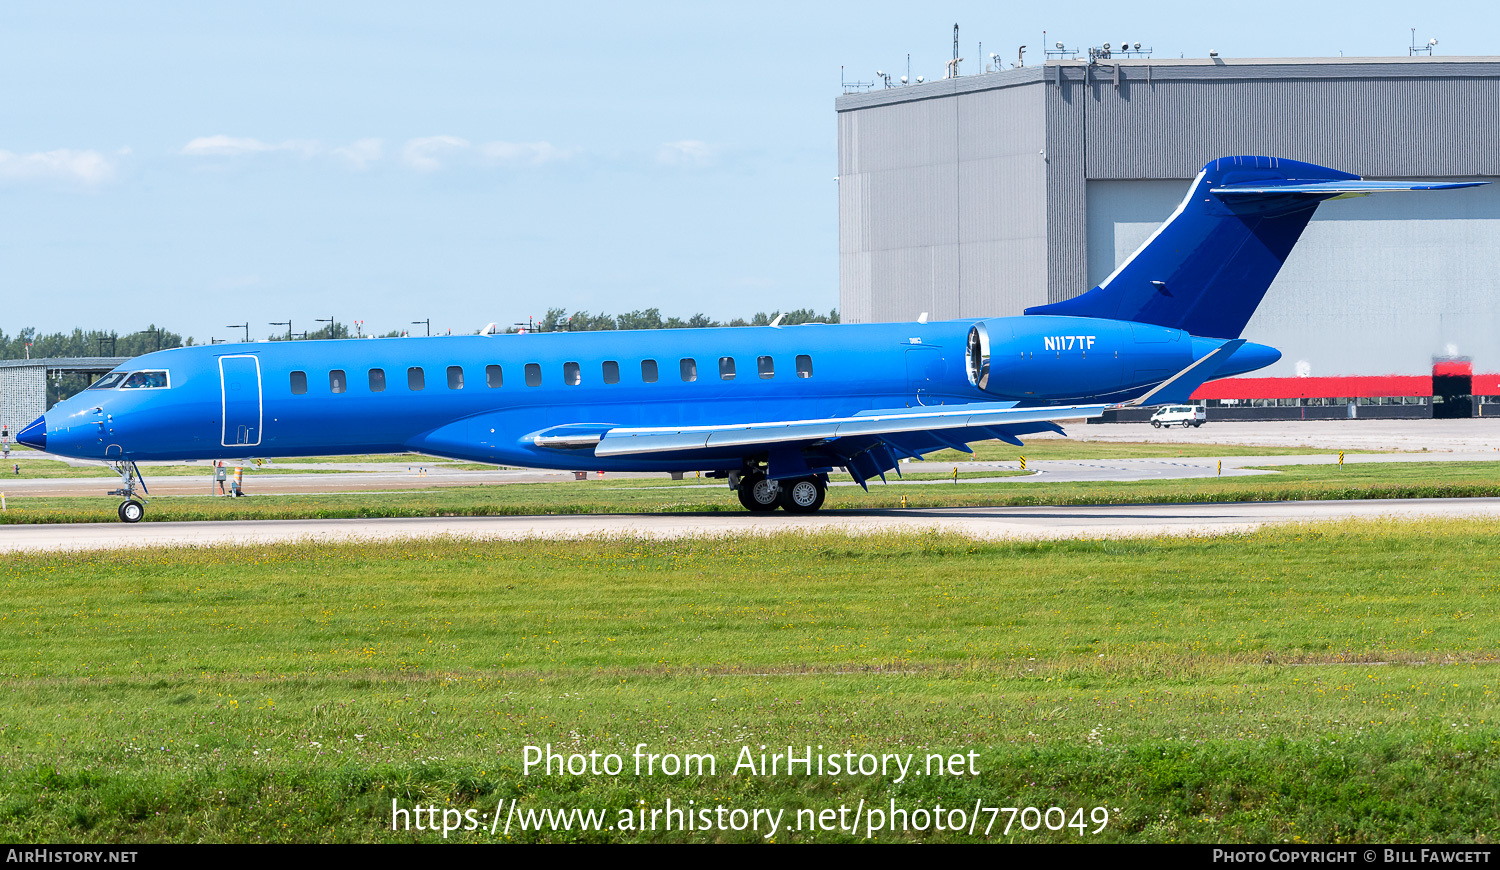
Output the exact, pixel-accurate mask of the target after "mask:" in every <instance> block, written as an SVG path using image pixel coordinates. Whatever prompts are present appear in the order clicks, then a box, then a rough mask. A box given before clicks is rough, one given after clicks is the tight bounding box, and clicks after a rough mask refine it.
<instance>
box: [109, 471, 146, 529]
mask: <svg viewBox="0 0 1500 870" xmlns="http://www.w3.org/2000/svg"><path fill="white" fill-rule="evenodd" d="M111 465H112V466H113V467H114V469H115V473H116V474H118V475H120V483H121V484H122V486H121V487H120V488H119V489H112V490H110V491H109V495H119V496H124V497H125V500H124V501H122V502H120V508H119V510H118V513H119V515H120V522H122V523H138V522H140V521H141V518H142V517H144V516H145V515H146V506H145V505H144V504H142V502H143V501H145V499H146V498H147V497H148V496H150V495H151V493H150V492H149V491H148V490H147V489H146V479H145V478H143V477H141V470H140V469H139V468H137V467H136V465H135V462H134V461H132V460H129V459H122V460H120V461H119V462H114V463H111ZM137 487H139V488H140V490H141V497H140V498H136V495H135V491H136V488H137Z"/></svg>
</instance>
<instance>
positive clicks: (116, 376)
mask: <svg viewBox="0 0 1500 870" xmlns="http://www.w3.org/2000/svg"><path fill="white" fill-rule="evenodd" d="M125 375H126V373H125V372H110V373H109V374H107V375H105V376H104V377H102V378H100V379H99V380H97V381H94V382H93V383H92V384H90V385H89V389H91V390H113V389H114V388H115V387H118V386H119V385H120V382H121V381H123V380H125Z"/></svg>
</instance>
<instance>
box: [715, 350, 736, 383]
mask: <svg viewBox="0 0 1500 870" xmlns="http://www.w3.org/2000/svg"><path fill="white" fill-rule="evenodd" d="M719 380H721V381H732V380H734V357H732V356H721V357H719Z"/></svg>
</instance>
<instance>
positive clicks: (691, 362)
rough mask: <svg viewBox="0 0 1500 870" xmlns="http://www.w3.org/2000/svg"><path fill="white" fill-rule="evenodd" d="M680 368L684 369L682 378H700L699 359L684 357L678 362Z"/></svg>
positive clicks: (691, 379) (690, 379)
mask: <svg viewBox="0 0 1500 870" xmlns="http://www.w3.org/2000/svg"><path fill="white" fill-rule="evenodd" d="M678 368H680V369H681V370H682V379H683V380H684V381H696V380H698V361H697V360H695V359H684V360H682V361H681V362H680V363H678Z"/></svg>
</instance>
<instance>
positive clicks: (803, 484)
mask: <svg viewBox="0 0 1500 870" xmlns="http://www.w3.org/2000/svg"><path fill="white" fill-rule="evenodd" d="M827 494H828V490H827V488H826V487H824V486H823V481H821V480H819V479H817V478H816V477H799V478H797V479H796V480H793V481H789V482H787V483H786V484H785V485H783V486H782V487H781V498H780V499H779V500H780V502H781V508H782V510H784V511H786V512H787V513H789V514H810V513H812V512H813V511H816V510H817V509H818V508H820V507H822V506H823V498H824V496H826V495H827Z"/></svg>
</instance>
